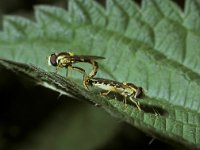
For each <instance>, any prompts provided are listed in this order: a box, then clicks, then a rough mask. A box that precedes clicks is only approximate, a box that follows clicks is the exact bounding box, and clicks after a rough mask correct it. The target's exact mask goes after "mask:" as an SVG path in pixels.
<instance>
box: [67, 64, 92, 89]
mask: <svg viewBox="0 0 200 150" xmlns="http://www.w3.org/2000/svg"><path fill="white" fill-rule="evenodd" d="M70 67H71V69H73V70H77V71H78V72H80V73H82V74H83V85H84V86H85V88H86V89H87V90H88V87H87V85H86V83H85V78H86V76H87V75H86V73H85V70H84V69H82V68H80V67H75V66H70Z"/></svg>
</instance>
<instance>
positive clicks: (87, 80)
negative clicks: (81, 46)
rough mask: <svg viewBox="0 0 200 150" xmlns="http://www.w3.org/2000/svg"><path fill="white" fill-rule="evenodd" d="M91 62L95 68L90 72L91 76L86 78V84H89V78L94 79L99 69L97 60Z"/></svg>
mask: <svg viewBox="0 0 200 150" xmlns="http://www.w3.org/2000/svg"><path fill="white" fill-rule="evenodd" d="M89 63H90V64H92V66H93V70H92V72H91V73H90V74H89V76H88V77H87V78H86V79H85V83H86V84H88V82H89V80H90V79H92V78H93V77H94V76H95V75H96V74H97V70H98V67H99V66H98V63H97V62H96V61H95V60H91V61H90V62H89Z"/></svg>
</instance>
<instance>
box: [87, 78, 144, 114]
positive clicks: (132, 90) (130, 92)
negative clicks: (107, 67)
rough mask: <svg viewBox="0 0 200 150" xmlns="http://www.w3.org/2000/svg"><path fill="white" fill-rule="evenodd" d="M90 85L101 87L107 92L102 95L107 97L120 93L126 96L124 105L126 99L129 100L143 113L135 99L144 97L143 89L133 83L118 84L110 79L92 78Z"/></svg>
mask: <svg viewBox="0 0 200 150" xmlns="http://www.w3.org/2000/svg"><path fill="white" fill-rule="evenodd" d="M89 83H90V85H92V86H96V87H99V88H101V89H103V90H106V91H107V92H104V93H101V95H103V96H106V95H108V94H109V93H110V92H115V93H118V94H120V95H122V96H124V101H123V102H124V103H125V105H126V99H127V98H129V99H130V101H131V102H133V103H134V104H135V105H136V106H137V108H138V110H140V111H141V108H140V104H139V102H138V101H136V100H135V99H137V98H140V97H141V96H142V95H143V89H142V87H137V86H136V85H134V84H133V83H127V82H117V81H113V80H109V79H103V78H92V79H90V81H89Z"/></svg>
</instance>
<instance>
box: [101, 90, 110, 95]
mask: <svg viewBox="0 0 200 150" xmlns="http://www.w3.org/2000/svg"><path fill="white" fill-rule="evenodd" d="M110 92H111V91H108V92H103V93H100V95H101V96H107V95H108V94H109V93H110Z"/></svg>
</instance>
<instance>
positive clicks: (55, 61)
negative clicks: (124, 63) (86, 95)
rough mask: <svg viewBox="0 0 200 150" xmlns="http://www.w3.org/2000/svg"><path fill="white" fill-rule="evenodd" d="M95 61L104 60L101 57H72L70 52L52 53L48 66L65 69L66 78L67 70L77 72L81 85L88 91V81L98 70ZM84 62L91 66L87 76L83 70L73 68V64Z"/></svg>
mask: <svg viewBox="0 0 200 150" xmlns="http://www.w3.org/2000/svg"><path fill="white" fill-rule="evenodd" d="M96 59H104V57H101V56H89V55H88V56H87V55H74V54H73V53H71V52H61V53H52V54H51V55H50V56H49V58H48V64H49V65H51V66H54V67H56V70H57V69H58V68H66V69H67V71H66V76H68V68H69V69H72V70H77V71H79V72H80V73H82V74H83V85H84V86H85V88H86V89H88V87H87V85H88V81H89V80H90V79H91V78H93V77H94V76H95V75H96V73H97V70H98V63H97V62H96ZM79 62H84V63H89V64H91V65H92V66H93V70H92V72H91V73H90V74H89V75H88V76H87V74H86V72H85V70H84V69H82V68H80V67H76V66H73V64H75V63H79Z"/></svg>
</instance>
